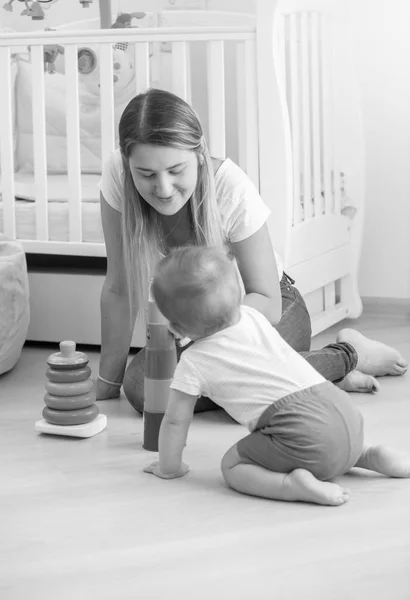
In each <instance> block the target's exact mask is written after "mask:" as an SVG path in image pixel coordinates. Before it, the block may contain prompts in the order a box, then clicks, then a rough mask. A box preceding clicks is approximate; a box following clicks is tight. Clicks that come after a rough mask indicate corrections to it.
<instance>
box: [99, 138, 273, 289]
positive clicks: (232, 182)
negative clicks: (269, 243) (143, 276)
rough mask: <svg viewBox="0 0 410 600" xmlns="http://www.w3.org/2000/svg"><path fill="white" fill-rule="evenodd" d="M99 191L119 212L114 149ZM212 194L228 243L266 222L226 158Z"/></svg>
mask: <svg viewBox="0 0 410 600" xmlns="http://www.w3.org/2000/svg"><path fill="white" fill-rule="evenodd" d="M99 189H100V190H101V193H102V194H103V196H104V198H105V200H106V201H107V202H108V204H109V205H110V206H111V207H112V208H114V209H115V210H118V211H119V212H121V210H122V203H123V195H124V191H123V164H122V157H121V153H120V150H119V149H118V148H117V149H116V150H114V152H112V153H111V155H110V157H109V158H108V160H107V161H106V163H105V164H104V166H103V170H102V176H101V180H100V182H99ZM215 192H216V199H217V203H218V207H219V210H220V215H221V222H222V228H223V231H224V234H225V236H226V238H227V239H228V240H229V241H230V242H240V241H242V240H245V239H246V238H248V237H250V236H251V235H253V234H254V233H256V231H258V230H259V229H260V228H261V227H262V225H264V223H266V221H267V219H268V217H269V215H270V210H269V208H268V207H267V206H266V204H265V203H264V202H263V200H262V198H261V197H260V195H259V193H258V190H257V189H256V187H255V185H254V184H253V183H252V181H251V180H250V179H249V177H248V176H247V175H246V173H245V172H244V171H242V169H241V168H240V167H238V166H237V165H236V164H235V163H234V162H232V161H231V160H230V159H229V158H227V159H225V160H224V161H223V162H222V164H221V165H220V167H219V169H218V170H217V172H216V174H215ZM275 257H276V263H277V266H278V275H279V279H280V278H281V277H282V274H283V265H282V260H281V258H280V257H279V255H278V254H277V253H276V252H275Z"/></svg>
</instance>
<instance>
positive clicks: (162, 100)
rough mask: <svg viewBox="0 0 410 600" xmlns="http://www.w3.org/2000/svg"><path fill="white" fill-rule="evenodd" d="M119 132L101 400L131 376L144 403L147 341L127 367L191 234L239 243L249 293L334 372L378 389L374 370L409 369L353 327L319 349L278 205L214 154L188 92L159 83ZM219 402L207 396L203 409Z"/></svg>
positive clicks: (109, 210)
mask: <svg viewBox="0 0 410 600" xmlns="http://www.w3.org/2000/svg"><path fill="white" fill-rule="evenodd" d="M119 137H120V148H119V149H117V150H116V151H115V152H113V154H112V155H111V157H110V158H109V160H108V161H107V163H106V164H105V165H104V168H103V173H102V178H101V182H100V190H101V214H102V223H103V230H104V237H105V244H106V249H107V275H106V279H105V282H104V285H103V289H102V294H101V321H102V322H101V325H102V345H101V359H100V368H99V376H98V382H97V399H98V400H103V399H108V398H113V397H117V396H118V395H119V391H120V387H121V385H124V392H125V394H126V396H127V398H128V400H129V401H130V403H131V404H132V405H133V406H134V408H135V409H136V410H138V411H142V410H143V404H144V398H143V382H144V350H142V351H141V352H139V353H138V354H137V355H136V356H135V357H134V358H133V360H132V361H131V362H130V364H129V366H128V367H127V369H126V362H127V357H128V351H129V347H130V343H131V337H132V331H133V327H134V323H135V318H136V315H137V314H138V312H139V311H141V310H142V311H143V310H144V309H145V305H146V301H147V288H148V282H149V277H150V273H151V272H152V268H153V266H154V265H155V263H156V262H157V261H158V259H159V258H160V257H161V256H163V255H164V254H166V253H167V252H168V251H169V249H170V248H173V247H176V246H182V245H186V244H202V245H213V246H219V245H222V244H224V243H226V242H227V243H229V245H230V248H231V251H232V253H233V255H234V256H235V259H236V262H237V266H238V269H239V273H240V275H241V279H242V282H243V287H244V292H245V293H244V300H243V303H244V304H247V305H249V306H251V307H253V308H255V309H257V310H258V311H260V312H261V313H262V314H264V315H265V317H266V318H267V319H268V320H269V322H270V323H271V324H272V326H274V327H276V328H277V330H278V331H279V332H280V334H281V335H282V337H283V338H284V339H285V340H286V341H287V342H288V343H289V344H290V345H291V346H292V347H293V348H294V349H295V350H297V351H298V352H300V353H301V354H303V356H304V357H305V358H306V360H308V361H309V363H310V364H312V365H313V366H314V367H315V369H316V370H317V371H319V373H321V374H322V375H323V377H325V379H328V380H329V381H333V382H339V385H340V387H343V389H345V390H348V391H366V392H370V391H376V390H377V389H378V383H377V381H376V379H375V378H374V377H376V376H382V375H387V374H390V375H401V374H403V373H404V372H405V371H406V369H407V362H406V361H405V360H404V359H403V358H402V357H401V356H400V354H399V353H398V352H397V351H396V350H394V349H393V348H390V347H388V346H385V345H384V344H380V343H379V342H374V341H372V340H368V339H367V338H365V337H364V336H362V335H361V334H360V333H358V332H356V331H354V330H351V329H345V330H342V331H341V332H340V333H339V334H338V337H337V340H336V343H334V344H330V345H328V346H326V347H325V348H322V349H320V350H315V351H312V350H310V342H311V325H310V318H309V314H308V311H307V309H306V305H305V303H304V301H303V298H302V297H301V295H300V293H299V292H298V290H297V289H296V288H295V287H294V285H293V283H294V282H293V281H292V280H291V279H290V278H289V277H287V275H286V274H285V273H284V272H283V268H282V264H281V259H280V257H279V256H278V255H277V254H276V253H275V251H274V249H273V248H272V245H271V241H270V237H269V233H268V229H267V225H266V220H267V218H268V216H269V210H268V208H267V206H266V205H265V204H264V203H263V201H262V199H261V197H260V196H259V194H258V192H257V190H256V188H255V186H254V185H253V183H252V182H251V181H250V179H249V178H248V177H247V175H246V174H245V173H244V172H243V171H242V170H241V169H240V168H239V167H238V166H237V165H235V164H234V163H233V162H232V161H231V160H230V159H226V160H219V159H217V158H211V157H210V155H209V151H208V148H207V144H206V141H205V138H204V134H203V130H202V126H201V123H200V122H199V120H198V117H197V116H196V114H195V112H194V111H193V110H192V108H191V107H190V106H189V105H188V104H187V103H186V102H184V101H183V100H182V99H181V98H178V97H177V96H175V95H173V94H171V93H169V92H165V91H162V90H156V89H151V90H148V91H147V92H145V93H143V94H140V95H138V96H136V97H135V98H133V99H132V100H131V101H130V103H129V104H128V106H127V107H126V109H125V110H124V113H123V115H122V117H121V120H120V125H119ZM213 406H214V405H213V404H212V403H211V402H210V401H209V400H208V399H207V398H201V399H200V400H199V401H198V403H197V405H196V410H206V409H207V408H210V407H213Z"/></svg>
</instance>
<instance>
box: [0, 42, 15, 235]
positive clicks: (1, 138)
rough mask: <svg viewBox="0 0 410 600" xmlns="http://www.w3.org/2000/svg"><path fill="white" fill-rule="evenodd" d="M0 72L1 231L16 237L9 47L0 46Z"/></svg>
mask: <svg viewBox="0 0 410 600" xmlns="http://www.w3.org/2000/svg"><path fill="white" fill-rule="evenodd" d="M0 73H1V74H2V80H3V91H2V92H1V94H0V165H1V174H0V179H1V188H0V189H1V196H2V200H3V231H4V234H5V235H6V236H8V237H10V238H13V239H14V238H16V213H15V191H14V144H13V110H12V106H13V94H12V80H11V77H12V71H11V57H10V48H8V47H7V46H6V47H4V48H0Z"/></svg>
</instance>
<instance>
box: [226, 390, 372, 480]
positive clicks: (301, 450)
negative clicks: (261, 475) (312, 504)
mask: <svg viewBox="0 0 410 600" xmlns="http://www.w3.org/2000/svg"><path fill="white" fill-rule="evenodd" d="M362 449H363V418H362V415H361V413H360V412H359V410H358V409H357V407H356V406H355V405H354V403H353V402H352V401H351V400H350V397H349V396H348V394H347V393H346V392H344V391H343V390H341V389H339V388H338V387H336V386H335V385H333V384H332V383H330V382H329V381H326V382H324V383H320V384H319V385H315V386H312V387H310V388H307V389H305V390H302V391H299V392H295V393H293V394H289V395H288V396H285V397H284V398H281V399H280V400H277V401H275V402H273V403H272V404H271V405H270V406H269V407H268V408H267V409H266V410H265V411H264V413H263V414H262V415H261V417H260V419H259V421H258V424H257V426H256V429H255V431H253V432H252V433H250V434H249V435H248V436H246V437H245V438H243V439H242V440H240V441H239V442H238V444H237V450H238V453H239V455H240V456H241V458H242V459H243V460H244V461H245V462H248V463H249V462H250V463H253V464H256V465H259V466H261V467H265V469H269V470H270V471H275V472H277V473H290V472H291V471H293V470H294V469H298V468H299V469H307V470H308V471H310V472H311V473H313V475H314V476H315V477H316V478H317V479H320V480H322V481H325V480H327V479H332V478H333V477H337V476H338V475H342V474H343V473H346V471H348V470H349V469H351V468H352V467H353V466H354V465H355V464H356V462H357V461H358V459H359V457H360V455H361V452H362Z"/></svg>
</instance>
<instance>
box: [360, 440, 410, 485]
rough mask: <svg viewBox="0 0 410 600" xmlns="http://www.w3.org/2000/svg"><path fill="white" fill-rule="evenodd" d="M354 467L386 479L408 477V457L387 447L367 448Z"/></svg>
mask: <svg viewBox="0 0 410 600" xmlns="http://www.w3.org/2000/svg"><path fill="white" fill-rule="evenodd" d="M356 467H362V468H363V469H369V470H370V471H376V472H377V473H382V474H383V475H387V476H388V477H410V455H409V454H406V453H405V452H401V451H400V450H396V449H395V448H389V447H387V446H369V447H368V448H366V449H365V450H363V452H362V455H361V457H360V458H359V460H358V462H357V464H356Z"/></svg>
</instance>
